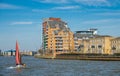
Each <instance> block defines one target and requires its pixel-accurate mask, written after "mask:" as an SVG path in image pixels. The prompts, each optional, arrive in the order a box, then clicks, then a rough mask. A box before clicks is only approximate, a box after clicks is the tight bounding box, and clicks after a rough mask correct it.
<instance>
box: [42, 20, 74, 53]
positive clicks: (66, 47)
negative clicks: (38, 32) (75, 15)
mask: <svg viewBox="0 0 120 76" xmlns="http://www.w3.org/2000/svg"><path fill="white" fill-rule="evenodd" d="M42 27H43V33H42V39H43V40H42V41H43V42H42V46H43V49H44V52H47V53H52V52H69V51H72V50H74V38H73V32H72V31H71V30H70V29H69V28H68V26H67V23H66V22H64V21H62V20H61V19H60V18H48V19H44V21H43V25H42Z"/></svg>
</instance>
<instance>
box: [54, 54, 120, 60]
mask: <svg viewBox="0 0 120 76" xmlns="http://www.w3.org/2000/svg"><path fill="white" fill-rule="evenodd" d="M55 59H69V60H70V59H72V60H97V61H99V60H100V61H120V56H109V55H107V56H103V55H101V56H99V55H98V56H97V55H96V56H94V55H92V56H91V55H81V54H59V55H56V58H55Z"/></svg>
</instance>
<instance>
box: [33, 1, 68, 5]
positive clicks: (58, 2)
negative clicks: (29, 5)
mask: <svg viewBox="0 0 120 76" xmlns="http://www.w3.org/2000/svg"><path fill="white" fill-rule="evenodd" d="M33 1H36V2H41V3H57V4H60V3H68V1H69V0H33Z"/></svg>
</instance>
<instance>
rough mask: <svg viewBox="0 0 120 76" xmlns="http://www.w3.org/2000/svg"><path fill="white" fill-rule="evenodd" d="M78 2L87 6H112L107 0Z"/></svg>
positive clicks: (78, 0)
mask: <svg viewBox="0 0 120 76" xmlns="http://www.w3.org/2000/svg"><path fill="white" fill-rule="evenodd" d="M75 1H76V2H78V3H80V4H83V5H87V6H111V4H110V2H109V1H107V0H75Z"/></svg>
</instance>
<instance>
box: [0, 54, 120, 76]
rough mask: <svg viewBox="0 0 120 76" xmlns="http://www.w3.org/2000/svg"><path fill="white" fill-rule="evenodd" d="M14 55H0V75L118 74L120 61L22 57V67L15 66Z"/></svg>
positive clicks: (74, 75)
mask: <svg viewBox="0 0 120 76" xmlns="http://www.w3.org/2000/svg"><path fill="white" fill-rule="evenodd" d="M14 59H15V58H14V57H2V56H1V57H0V76H120V61H84V60H51V59H37V58H34V57H29V56H26V57H23V62H24V63H26V64H27V67H26V68H23V69H15V68H14V69H7V68H8V67H10V66H15V60H14Z"/></svg>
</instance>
